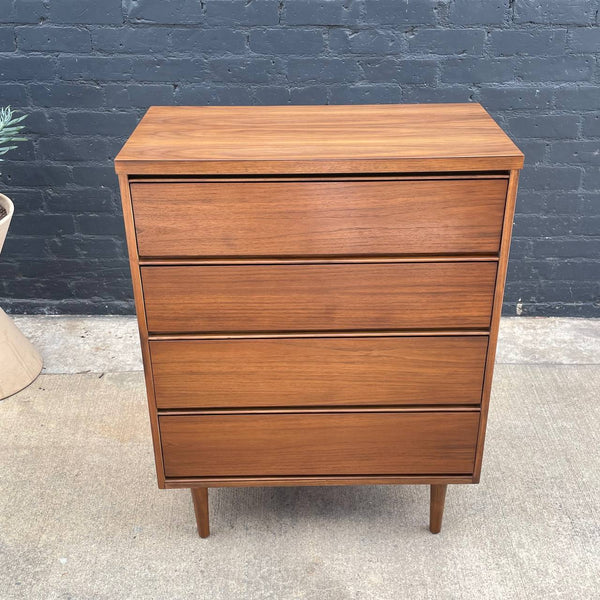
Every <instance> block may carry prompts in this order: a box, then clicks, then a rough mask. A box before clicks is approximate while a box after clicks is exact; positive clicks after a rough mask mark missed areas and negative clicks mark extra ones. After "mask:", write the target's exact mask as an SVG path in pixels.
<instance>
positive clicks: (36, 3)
mask: <svg viewBox="0 0 600 600" xmlns="http://www.w3.org/2000/svg"><path fill="white" fill-rule="evenodd" d="M9 1H10V0H4V1H3V3H2V10H1V12H0V18H1V19H2V21H3V22H5V23H41V22H42V21H43V20H45V19H46V18H47V16H48V8H47V6H46V3H45V2H44V1H43V0H16V1H13V2H12V3H11V6H10V8H7V5H8V3H9Z"/></svg>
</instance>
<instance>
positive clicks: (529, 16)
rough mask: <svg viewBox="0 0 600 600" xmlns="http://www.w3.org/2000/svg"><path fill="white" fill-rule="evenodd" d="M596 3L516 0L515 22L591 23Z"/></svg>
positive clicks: (583, 0) (573, 0)
mask: <svg viewBox="0 0 600 600" xmlns="http://www.w3.org/2000/svg"><path fill="white" fill-rule="evenodd" d="M595 11H596V5H595V3H593V2H590V1H589V0H569V1H568V2H565V1H564V0H518V1H517V2H515V16H514V20H515V23H542V24H546V25H550V24H552V25H591V24H592V23H593V22H594V19H595Z"/></svg>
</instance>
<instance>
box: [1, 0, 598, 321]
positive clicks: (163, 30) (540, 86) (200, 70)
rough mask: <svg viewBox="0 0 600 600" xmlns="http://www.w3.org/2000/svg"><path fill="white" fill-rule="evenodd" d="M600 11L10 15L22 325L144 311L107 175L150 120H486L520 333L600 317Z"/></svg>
mask: <svg viewBox="0 0 600 600" xmlns="http://www.w3.org/2000/svg"><path fill="white" fill-rule="evenodd" d="M599 8H600V3H599V1H598V0H568V1H567V0H545V1H541V0H437V1H435V0H410V2H406V1H405V0H362V1H351V0H343V1H342V0H282V1H277V0H276V1H272V0H169V1H168V2H167V1H164V0H123V1H121V0H0V20H1V23H0V78H1V83H2V87H1V88H0V104H11V105H13V107H15V108H18V109H22V110H25V111H27V112H28V113H29V114H30V117H29V118H28V119H27V121H26V123H27V126H28V128H29V130H30V131H31V140H30V141H29V142H27V143H25V144H23V145H22V146H21V147H20V149H19V150H18V151H16V152H14V153H13V154H12V155H11V161H10V162H5V163H0V170H1V171H2V179H1V187H2V189H3V191H6V192H7V193H8V194H9V195H10V196H12V198H13V199H14V201H15V203H16V205H17V216H16V217H15V219H14V223H13V226H12V228H11V232H10V233H9V239H8V241H7V243H6V246H5V250H4V252H3V254H2V257H0V304H1V305H3V306H4V307H5V308H7V309H8V310H10V311H12V312H40V313H69V312H73V313H128V312H131V311H132V310H133V305H132V302H131V287H130V282H129V272H128V266H127V261H126V252H125V242H124V234H123V227H122V224H121V212H120V208H119V198H118V193H117V186H116V178H115V175H114V173H113V169H112V159H113V157H114V155H115V153H116V152H117V151H118V149H119V147H120V146H121V144H122V143H123V141H124V140H125V138H126V137H127V136H128V134H129V133H130V132H131V131H132V129H133V127H134V125H135V124H136V122H137V121H138V120H139V118H140V117H141V116H142V114H143V113H144V111H145V109H146V108H147V107H148V106H149V105H151V104H286V103H290V104H300V103H315V104H324V103H332V104H334V103H366V102H432V101H437V102H463V101H467V102H468V101H479V102H482V103H483V105H484V106H485V107H486V108H487V109H488V110H489V111H490V112H491V113H492V115H493V116H494V117H495V118H496V119H497V120H498V121H499V123H500V124H501V125H502V126H503V127H504V128H505V129H506V131H507V132H508V133H509V134H510V135H511V136H512V137H513V139H514V140H515V141H516V142H517V143H518V144H519V146H520V147H521V148H522V149H523V151H524V152H525V154H526V156H527V159H526V167H525V170H524V172H523V175H522V183H521V187H520V193H519V200H518V208H517V210H518V214H517V217H516V221H515V230H514V244H513V247H512V254H511V263H510V269H509V281H508V286H507V293H506V307H505V308H506V312H507V314H515V313H519V314H521V313H522V314H524V315H525V314H529V315H567V316H591V315H600V306H599V305H600V300H599V299H600V283H599V280H600V267H599V256H600V235H599V234H600V210H599V206H600V199H599V193H600V87H599V83H600V72H599V62H598V61H599V52H600V29H599V28H598V10H599Z"/></svg>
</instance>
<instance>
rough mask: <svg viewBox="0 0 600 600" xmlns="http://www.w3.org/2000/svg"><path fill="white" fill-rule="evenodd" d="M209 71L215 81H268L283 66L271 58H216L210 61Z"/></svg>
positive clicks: (270, 80) (272, 78)
mask: <svg viewBox="0 0 600 600" xmlns="http://www.w3.org/2000/svg"><path fill="white" fill-rule="evenodd" d="M209 71H210V73H211V75H212V77H213V78H214V81H231V82H232V83H239V82H245V83H268V82H272V81H273V80H274V78H276V77H277V75H278V74H280V73H281V71H282V67H281V64H280V62H279V61H278V60H275V59H270V58H237V57H236V58H216V59H213V60H211V61H209Z"/></svg>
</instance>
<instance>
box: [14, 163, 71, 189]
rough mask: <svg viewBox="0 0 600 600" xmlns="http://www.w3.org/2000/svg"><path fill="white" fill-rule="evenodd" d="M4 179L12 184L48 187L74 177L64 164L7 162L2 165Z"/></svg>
mask: <svg viewBox="0 0 600 600" xmlns="http://www.w3.org/2000/svg"><path fill="white" fill-rule="evenodd" d="M2 180H3V181H4V182H5V183H6V184H7V185H10V186H13V185H17V186H26V187H46V186H61V185H65V184H67V183H70V182H71V181H72V177H71V173H70V170H69V168H68V167H66V166H64V165H47V164H46V165H41V164H35V163H33V164H32V163H27V164H19V163H16V162H6V163H4V164H3V165H2Z"/></svg>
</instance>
